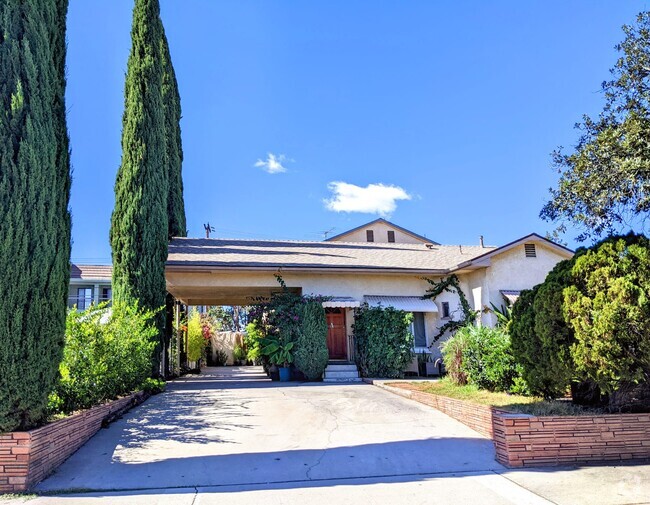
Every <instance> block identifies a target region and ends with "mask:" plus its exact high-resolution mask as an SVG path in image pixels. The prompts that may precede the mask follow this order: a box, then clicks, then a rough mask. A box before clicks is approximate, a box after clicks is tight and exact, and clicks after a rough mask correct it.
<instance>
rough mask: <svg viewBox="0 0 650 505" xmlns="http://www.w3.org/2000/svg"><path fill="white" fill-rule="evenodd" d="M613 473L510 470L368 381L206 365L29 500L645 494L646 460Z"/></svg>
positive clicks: (78, 456) (637, 498)
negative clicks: (304, 379) (291, 378)
mask: <svg viewBox="0 0 650 505" xmlns="http://www.w3.org/2000/svg"><path fill="white" fill-rule="evenodd" d="M621 468H622V469H621ZM621 468H619V469H617V471H616V472H615V473H612V475H611V481H612V482H611V484H610V485H605V483H606V482H607V475H608V473H607V472H610V471H611V472H613V471H614V470H613V469H612V467H609V468H607V469H604V470H603V469H597V470H600V471H596V472H593V471H592V470H593V469H590V468H587V469H580V470H577V469H553V470H549V471H543V472H530V471H528V472H512V471H508V470H506V469H505V468H504V467H502V466H501V465H499V464H498V463H496V461H495V460H494V450H493V447H492V442H491V441H490V440H487V439H485V438H483V437H481V436H480V435H479V434H477V433H476V432H474V431H472V430H471V429H469V428H467V427H466V426H464V425H463V424H461V423H459V422H457V421H455V420H453V419H451V418H449V417H447V416H445V415H444V414H442V413H440V412H438V411H436V410H434V409H431V408H429V407H426V406H423V405H420V404H418V403H416V402H412V401H410V400H406V399H404V398H401V397H398V396H395V395H391V394H390V393H388V392H385V391H383V390H380V389H379V388H376V387H374V386H370V385H366V384H349V385H344V384H322V383H313V384H296V383H287V384H279V383H271V382H270V381H268V380H266V379H265V377H264V376H263V375H262V373H261V369H259V368H255V367H243V368H211V369H207V370H206V371H205V372H204V373H202V374H201V375H200V376H190V377H186V378H183V379H181V380H178V381H175V382H173V383H171V384H170V385H169V387H168V391H167V392H165V393H164V394H161V395H158V396H155V397H153V398H151V399H149V400H148V401H147V402H146V403H145V404H143V405H142V406H140V407H138V408H136V409H134V410H132V411H131V412H129V413H128V414H126V415H125V416H124V418H122V419H121V420H119V421H117V422H115V423H113V424H112V425H111V426H110V427H109V428H108V429H105V430H101V431H100V432H99V433H98V434H97V435H95V437H93V438H92V439H91V440H90V441H89V442H88V443H87V444H86V445H85V446H84V447H82V448H81V449H80V450H79V451H77V453H75V454H74V455H73V456H72V457H71V458H70V459H69V460H68V461H67V462H66V463H64V464H63V465H62V466H61V467H60V468H59V469H58V470H57V471H56V473H54V474H53V475H52V476H51V477H50V478H48V479H47V480H45V481H43V482H42V483H41V484H40V485H39V486H38V487H37V492H39V493H42V492H45V493H52V492H53V493H57V495H56V496H51V497H39V498H37V499H35V500H34V501H30V503H33V504H41V503H43V504H56V503H65V504H76V503H89V502H92V503H96V502H97V500H98V499H100V500H101V501H102V502H106V503H116V504H120V503H125V504H126V503H128V504H133V503H161V504H166V503H170V504H172V503H173V504H183V503H187V504H188V505H189V504H194V505H198V504H202V503H203V504H207V503H219V504H229V503H239V504H246V503H251V504H253V503H260V502H264V503H302V502H305V501H310V502H313V503H314V504H316V503H332V502H340V503H360V502H363V503H393V504H394V503H409V504H411V503H454V504H463V503H471V504H475V503H477V500H479V501H478V503H481V504H482V505H491V504H509V503H511V504H517V505H523V504H535V505H536V504H548V503H561V504H565V503H566V504H567V505H568V504H574V503H590V504H591V503H603V504H604V503H607V504H626V503H636V504H638V503H643V502H650V467H649V466H636V467H621ZM610 469H611V470H610ZM590 471H592V474H589V472H590ZM581 472H582V473H581ZM554 481H556V482H557V485H553V482H554ZM614 481H615V482H614ZM567 486H568V487H569V488H570V489H567ZM581 486H582V487H581ZM594 486H596V487H594ZM598 486H601V487H602V488H603V489H602V492H599V493H598V494H594V492H595V491H597V487H598ZM71 491H75V494H71ZM82 491H83V492H88V493H89V494H88V493H82V494H79V492H82ZM576 491H577V492H576ZM606 492H607V493H609V494H607V493H606ZM567 496H570V497H572V498H570V500H572V501H567ZM590 496H591V498H589V497H590ZM582 498H585V500H584V501H582ZM587 498H588V499H587ZM603 499H604V500H608V501H602V500H603ZM576 500H578V501H576Z"/></svg>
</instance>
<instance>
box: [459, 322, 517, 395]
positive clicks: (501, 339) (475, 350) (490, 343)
mask: <svg viewBox="0 0 650 505" xmlns="http://www.w3.org/2000/svg"><path fill="white" fill-rule="evenodd" d="M458 333H465V339H466V348H465V351H464V354H463V360H462V365H461V366H462V368H463V370H464V371H465V373H466V374H467V381H468V382H469V383H470V384H476V385H477V386H478V387H479V388H481V389H487V390H488V391H509V390H510V389H511V388H512V386H513V384H514V380H515V378H516V377H517V376H518V375H519V370H518V368H517V363H516V361H515V358H514V356H513V354H512V348H511V346H510V336H509V335H508V334H507V333H506V332H505V331H503V330H502V329H500V328H489V327H487V326H474V325H471V326H465V327H464V328H461V329H460V330H458Z"/></svg>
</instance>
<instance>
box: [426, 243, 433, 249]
mask: <svg viewBox="0 0 650 505" xmlns="http://www.w3.org/2000/svg"><path fill="white" fill-rule="evenodd" d="M424 245H425V246H427V249H433V244H431V243H427V244H424Z"/></svg>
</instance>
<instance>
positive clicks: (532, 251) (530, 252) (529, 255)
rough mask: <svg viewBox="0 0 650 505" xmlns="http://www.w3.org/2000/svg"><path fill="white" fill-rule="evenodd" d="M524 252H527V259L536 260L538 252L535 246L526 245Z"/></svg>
mask: <svg viewBox="0 0 650 505" xmlns="http://www.w3.org/2000/svg"><path fill="white" fill-rule="evenodd" d="M524 251H525V252H526V258H536V257H537V251H536V250H535V244H524Z"/></svg>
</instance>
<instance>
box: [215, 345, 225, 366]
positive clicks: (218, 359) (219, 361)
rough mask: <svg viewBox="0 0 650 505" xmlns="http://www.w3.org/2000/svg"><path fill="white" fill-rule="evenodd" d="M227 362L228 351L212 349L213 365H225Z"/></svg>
mask: <svg viewBox="0 0 650 505" xmlns="http://www.w3.org/2000/svg"><path fill="white" fill-rule="evenodd" d="M227 362H228V353H227V352H226V351H224V350H223V349H217V350H216V351H214V366H225V365H226V363H227Z"/></svg>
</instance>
